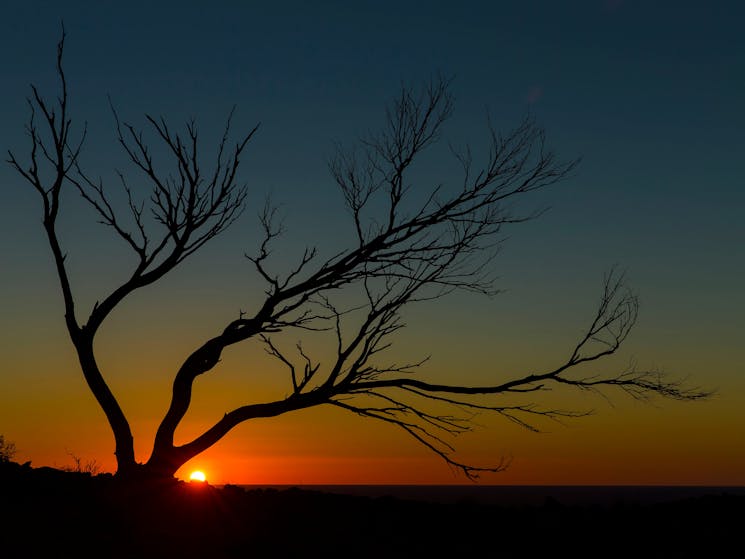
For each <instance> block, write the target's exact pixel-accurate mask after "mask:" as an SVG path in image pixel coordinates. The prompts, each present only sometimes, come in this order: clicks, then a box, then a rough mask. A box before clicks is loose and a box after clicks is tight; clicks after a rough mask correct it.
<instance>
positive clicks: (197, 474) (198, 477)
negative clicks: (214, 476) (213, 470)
mask: <svg viewBox="0 0 745 559" xmlns="http://www.w3.org/2000/svg"><path fill="white" fill-rule="evenodd" d="M189 480H190V481H207V476H206V475H204V472H202V471H200V470H195V471H193V472H192V473H191V475H190V476H189Z"/></svg>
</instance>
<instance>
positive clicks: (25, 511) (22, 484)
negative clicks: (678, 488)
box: [0, 463, 745, 559]
mask: <svg viewBox="0 0 745 559" xmlns="http://www.w3.org/2000/svg"><path fill="white" fill-rule="evenodd" d="M0 491H1V493H0V509H1V510H2V513H1V514H2V523H1V524H0V557H3V558H6V557H7V558H15V557H54V558H66V557H70V558H76V559H78V558H87V557H96V558H124V557H127V558H152V557H164V558H187V557H188V558H196V557H200V558H201V557H204V558H216V559H219V558H223V557H254V558H289V557H297V558H301V557H303V558H314V557H319V558H320V557H324V558H325V557H350V558H355V557H360V558H366V557H376V558H389V557H407V558H418V557H451V558H461V557H468V556H473V557H478V558H481V557H483V558H490V557H495V558H496V557H499V558H502V557H508V558H509V557H520V558H530V557H546V558H548V557H550V558H558V559H560V558H562V557H572V558H578V557H597V558H610V557H614V558H615V557H624V558H627V557H628V558H639V557H654V558H664V557H706V558H715V557H734V556H737V554H738V553H741V552H742V542H743V539H742V537H743V534H742V532H743V530H744V529H745V496H743V495H734V494H727V493H716V494H711V495H703V496H699V497H695V498H686V499H681V500H679V501H673V502H665V503H656V504H624V503H614V504H608V505H607V506H601V505H587V506H580V505H565V504H562V503H560V502H558V501H555V500H551V499H549V500H547V501H546V502H545V503H543V504H542V505H537V506H536V505H530V506H517V505H515V506H499V505H486V504H478V503H467V502H462V503H427V502H423V501H414V500H404V499H397V498H392V497H362V496H352V495H338V494H330V493H323V492H319V491H310V490H306V489H304V490H300V489H284V490H272V489H263V490H258V489H255V490H250V491H247V490H244V489H241V488H239V487H235V486H226V487H222V488H217V487H212V486H209V485H207V484H193V483H184V482H173V483H170V484H164V483H159V484H153V483H150V484H146V483H139V484H136V485H129V486H124V485H122V484H120V483H117V482H115V481H114V480H113V479H112V478H111V476H105V475H104V476H95V477H91V476H90V475H88V474H79V473H68V472H61V471H59V470H54V469H51V468H31V467H29V466H21V465H18V464H15V463H4V464H0Z"/></svg>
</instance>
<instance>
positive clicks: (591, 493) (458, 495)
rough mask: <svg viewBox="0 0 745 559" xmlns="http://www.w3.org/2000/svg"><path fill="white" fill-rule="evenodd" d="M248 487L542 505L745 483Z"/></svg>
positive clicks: (676, 497)
mask: <svg viewBox="0 0 745 559" xmlns="http://www.w3.org/2000/svg"><path fill="white" fill-rule="evenodd" d="M240 487H242V488H244V489H246V490H252V489H277V490H284V489H290V488H298V489H305V490H310V491H321V492H324V493H336V494H340V495H354V496H362V497H375V498H382V497H393V498H396V499H407V500H414V501H424V502H430V503H473V504H483V505H503V506H534V505H543V504H545V503H546V502H547V501H554V502H559V503H561V504H564V505H580V506H589V505H601V506H606V505H614V504H628V505H633V504H639V505H652V504H658V503H668V502H674V501H681V500H684V499H691V498H698V497H706V496H712V495H713V496H719V495H736V496H745V486H722V487H719V486H716V487H715V486H698V485H696V486H678V485H240Z"/></svg>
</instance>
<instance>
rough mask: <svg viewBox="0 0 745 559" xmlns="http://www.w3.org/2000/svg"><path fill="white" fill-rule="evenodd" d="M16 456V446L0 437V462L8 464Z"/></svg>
mask: <svg viewBox="0 0 745 559" xmlns="http://www.w3.org/2000/svg"><path fill="white" fill-rule="evenodd" d="M15 454H16V445H15V444H14V443H12V442H10V441H6V440H5V437H4V436H3V435H0V462H10V461H11V460H13V457H14V456H15Z"/></svg>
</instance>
